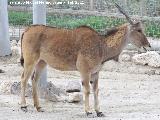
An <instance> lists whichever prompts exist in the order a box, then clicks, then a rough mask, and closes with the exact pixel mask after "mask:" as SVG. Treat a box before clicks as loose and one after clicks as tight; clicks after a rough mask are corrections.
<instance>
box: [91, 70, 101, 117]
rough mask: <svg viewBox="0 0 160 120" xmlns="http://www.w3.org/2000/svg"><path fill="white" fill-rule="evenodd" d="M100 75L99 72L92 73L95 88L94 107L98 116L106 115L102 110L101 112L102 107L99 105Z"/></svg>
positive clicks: (92, 83) (92, 82)
mask: <svg viewBox="0 0 160 120" xmlns="http://www.w3.org/2000/svg"><path fill="white" fill-rule="evenodd" d="M98 77H99V72H97V73H95V74H92V75H91V81H90V83H91V85H92V88H93V93H94V109H95V111H96V113H97V116H98V117H104V114H103V113H102V112H100V107H99V99H98V92H99V89H98Z"/></svg>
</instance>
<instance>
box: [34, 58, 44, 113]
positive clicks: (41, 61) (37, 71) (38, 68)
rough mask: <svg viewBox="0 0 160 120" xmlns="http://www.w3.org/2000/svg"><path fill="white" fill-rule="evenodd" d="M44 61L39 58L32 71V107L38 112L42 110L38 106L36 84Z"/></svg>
mask: <svg viewBox="0 0 160 120" xmlns="http://www.w3.org/2000/svg"><path fill="white" fill-rule="evenodd" d="M45 66H46V63H45V62H44V61H43V60H40V61H39V62H38V63H37V64H36V66H35V70H34V73H33V75H32V90H33V91H32V95H33V102H34V107H36V109H37V111H38V112H44V110H43V109H42V108H41V107H40V105H39V99H38V93H37V85H38V81H39V79H40V77H41V73H42V71H43V69H44V68H45Z"/></svg>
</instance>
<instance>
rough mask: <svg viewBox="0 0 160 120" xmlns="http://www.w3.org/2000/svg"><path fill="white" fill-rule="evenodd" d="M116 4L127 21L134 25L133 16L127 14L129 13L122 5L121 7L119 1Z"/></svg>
mask: <svg viewBox="0 0 160 120" xmlns="http://www.w3.org/2000/svg"><path fill="white" fill-rule="evenodd" d="M115 6H116V7H117V8H118V10H119V11H120V12H121V13H122V14H123V15H125V17H126V19H127V21H128V22H129V23H130V24H131V25H133V21H132V20H131V18H130V17H129V16H128V15H127V13H126V12H125V11H124V9H123V8H122V7H120V6H119V5H118V4H117V3H115Z"/></svg>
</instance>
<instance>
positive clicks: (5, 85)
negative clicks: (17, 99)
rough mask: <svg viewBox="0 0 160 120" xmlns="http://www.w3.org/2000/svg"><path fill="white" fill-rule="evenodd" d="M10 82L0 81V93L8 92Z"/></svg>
mask: <svg viewBox="0 0 160 120" xmlns="http://www.w3.org/2000/svg"><path fill="white" fill-rule="evenodd" d="M11 85H12V83H11V82H1V83H0V93H2V94H10V93H11V92H10V88H11Z"/></svg>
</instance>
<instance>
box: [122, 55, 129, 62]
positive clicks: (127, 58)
mask: <svg viewBox="0 0 160 120" xmlns="http://www.w3.org/2000/svg"><path fill="white" fill-rule="evenodd" d="M120 60H121V61H124V62H127V61H131V56H130V55H128V54H122V55H121V56H120Z"/></svg>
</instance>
